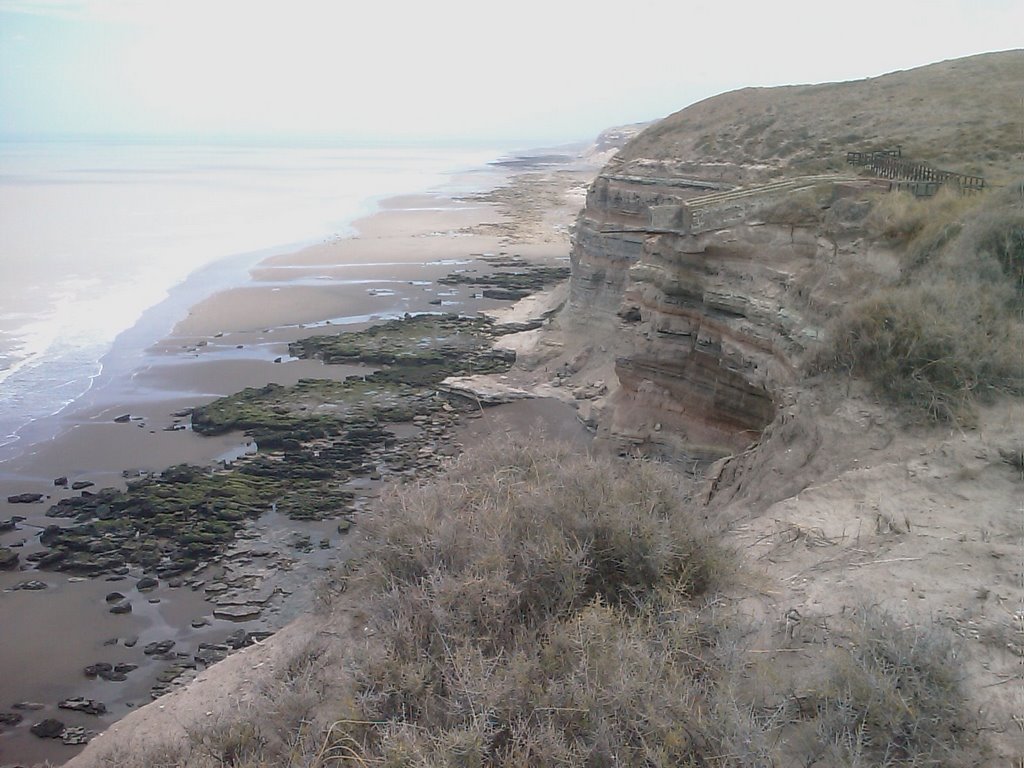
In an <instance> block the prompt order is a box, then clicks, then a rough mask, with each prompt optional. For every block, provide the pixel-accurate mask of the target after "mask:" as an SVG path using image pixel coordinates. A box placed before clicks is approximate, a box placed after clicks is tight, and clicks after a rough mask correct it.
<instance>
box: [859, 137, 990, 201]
mask: <svg viewBox="0 0 1024 768" xmlns="http://www.w3.org/2000/svg"><path fill="white" fill-rule="evenodd" d="M846 162H847V163H849V164H850V165H860V166H865V167H867V168H868V169H870V170H871V171H872V173H874V174H875V175H877V176H881V177H882V178H883V179H897V180H899V181H898V182H897V183H896V184H895V185H893V187H892V188H893V189H906V190H909V191H911V192H913V193H914V194H915V195H917V196H919V197H927V196H930V195H934V194H935V193H936V192H937V191H938V188H939V187H940V186H942V185H943V184H952V185H955V186H956V187H957V188H958V189H959V190H960V191H961V192H978V191H980V190H982V189H984V188H985V179H984V178H983V177H982V176H969V175H967V174H963V173H956V172H954V171H943V170H940V169H938V168H932V167H931V166H930V165H928V164H927V163H920V162H914V161H912V160H904V159H903V151H902V148H901V147H897V148H896V149H885V150H879V151H875V152H847V153H846Z"/></svg>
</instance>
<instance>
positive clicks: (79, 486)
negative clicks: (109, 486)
mask: <svg viewBox="0 0 1024 768" xmlns="http://www.w3.org/2000/svg"><path fill="white" fill-rule="evenodd" d="M94 485H96V483H94V482H92V481H91V480H75V482H73V483H72V484H71V490H72V491H81V490H84V489H86V488H92V487H93V486H94Z"/></svg>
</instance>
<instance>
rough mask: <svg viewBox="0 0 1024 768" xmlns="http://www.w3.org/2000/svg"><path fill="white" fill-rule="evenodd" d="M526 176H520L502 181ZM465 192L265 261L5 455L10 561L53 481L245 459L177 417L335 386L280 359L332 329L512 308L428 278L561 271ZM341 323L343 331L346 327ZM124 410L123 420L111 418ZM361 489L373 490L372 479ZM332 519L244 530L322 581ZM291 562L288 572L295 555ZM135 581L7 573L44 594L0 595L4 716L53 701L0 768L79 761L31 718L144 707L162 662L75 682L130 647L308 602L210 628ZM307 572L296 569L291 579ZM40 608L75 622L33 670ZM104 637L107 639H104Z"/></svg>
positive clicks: (2, 738)
mask: <svg viewBox="0 0 1024 768" xmlns="http://www.w3.org/2000/svg"><path fill="white" fill-rule="evenodd" d="M524 172H526V173H528V172H529V170H525V171H524V170H523V169H516V170H515V171H514V172H513V173H512V174H509V175H508V176H507V178H508V179H512V178H514V177H515V176H518V175H521V174H523V173H524ZM544 172H546V173H549V172H551V169H544ZM576 173H577V176H578V182H579V184H584V183H585V182H586V181H587V180H588V179H587V178H586V174H587V172H586V171H579V170H578V171H577V172H576ZM507 183H509V182H508V181H506V184H507ZM493 192H494V191H493V190H492V191H491V192H484V193H482V194H480V195H479V196H486V195H493ZM473 197H474V195H462V196H456V195H451V196H447V195H443V194H438V193H432V194H421V195H412V196H410V195H398V196H395V197H392V198H388V199H387V200H385V201H381V202H380V203H379V208H380V209H379V210H378V211H377V213H375V214H374V215H372V216H370V217H368V218H366V219H363V220H360V221H358V222H356V223H355V224H354V226H355V227H356V228H357V229H358V234H357V235H356V236H355V237H352V238H344V239H336V240H332V241H330V242H326V243H322V244H317V245H314V246H312V247H310V248H306V249H303V250H301V251H298V252H295V253H293V254H276V255H273V256H271V257H269V258H265V259H263V260H262V261H261V262H260V263H259V264H258V265H255V266H254V268H253V269H252V270H251V278H250V280H249V282H248V283H247V284H246V285H244V286H236V287H235V288H232V289H228V290H227V291H222V292H220V293H218V294H216V295H215V297H214V298H212V299H210V298H208V299H206V300H204V301H202V302H200V303H199V304H198V305H197V306H194V307H193V308H192V311H191V312H190V314H189V316H188V317H186V318H185V319H183V320H182V321H181V322H179V323H178V325H177V326H176V327H175V329H174V331H173V332H172V334H171V335H170V336H168V337H167V338H166V339H164V340H162V341H161V342H160V343H159V344H157V345H156V346H154V347H152V348H151V349H150V350H148V351H147V354H146V358H147V363H148V364H147V365H146V366H143V367H139V368H136V369H135V370H134V371H133V372H132V373H131V374H130V375H129V376H128V377H127V378H126V379H122V380H112V381H110V382H108V383H107V384H106V385H105V386H104V387H101V388H98V389H97V392H96V393H95V398H94V399H93V400H92V402H91V403H90V404H89V405H88V406H83V407H73V408H71V409H69V412H68V413H67V414H66V416H65V421H66V423H67V424H68V427H69V429H68V431H67V432H65V433H64V434H62V435H61V437H60V438H59V439H58V440H55V441H52V442H48V443H45V444H42V445H36V446H34V447H33V448H32V450H29V451H26V452H25V454H24V455H23V456H21V457H19V458H18V459H14V460H12V461H10V462H7V466H5V470H8V471H7V472H5V475H4V478H3V483H2V489H3V490H2V493H0V521H3V520H5V519H8V518H9V517H11V516H12V515H18V516H25V517H28V518H29V519H28V520H26V521H24V522H21V523H19V524H18V530H16V531H11V532H7V533H5V534H3V535H2V537H0V547H10V546H11V545H12V544H17V543H18V542H19V541H21V540H24V545H23V546H21V547H16V548H14V549H13V550H12V551H16V552H18V553H19V555H20V556H21V557H20V562H21V564H22V566H24V565H25V563H26V557H27V556H28V555H30V554H32V551H33V549H34V548H35V547H36V546H37V545H36V543H35V540H36V536H35V534H36V532H37V531H38V530H40V529H41V528H43V527H44V526H45V525H48V524H52V523H53V522H54V521H53V520H52V519H48V518H45V512H46V510H47V509H48V507H49V505H50V504H51V503H53V502H55V501H58V500H59V499H61V498H69V497H71V496H72V495H73V494H72V493H71V492H70V491H69V490H64V489H62V488H58V487H55V486H54V485H53V480H54V479H55V478H59V477H65V476H66V477H67V478H68V481H69V484H70V483H73V482H75V481H81V482H93V483H95V484H96V485H95V487H93V488H91V490H92V491H95V490H96V489H97V488H101V487H105V486H112V487H115V488H122V489H123V488H124V487H125V484H126V482H127V480H128V479H130V478H134V477H140V476H145V475H146V474H147V473H153V472H160V471H161V470H163V469H165V468H167V467H169V466H171V465H174V464H177V463H180V462H182V461H188V462H189V463H193V464H197V465H200V466H210V465H214V464H216V463H217V462H218V461H222V460H224V459H226V458H227V459H232V458H236V457H237V456H238V455H240V454H241V453H244V452H245V450H246V447H247V446H246V444H247V443H248V442H250V441H249V440H248V439H246V438H245V437H244V436H242V435H241V434H240V433H228V434H225V435H221V436H218V437H202V436H200V435H198V434H196V433H194V432H193V431H192V430H191V429H189V428H188V427H187V422H188V419H187V418H185V417H184V416H182V415H181V414H182V413H183V412H184V411H185V409H187V408H190V407H193V406H196V405H199V404H201V403H202V402H206V401H209V400H212V399H213V398H214V397H215V396H219V395H226V394H231V393H233V392H236V391H238V390H240V389H243V388H244V387H246V386H262V385H263V384H266V383H267V382H268V381H275V382H277V383H280V384H285V385H288V384H294V383H295V382H297V381H298V380H300V379H303V378H309V377H317V378H329V379H334V380H340V379H342V378H344V376H345V375H348V374H351V373H352V372H353V369H352V368H351V367H350V366H326V365H324V364H322V363H320V362H318V361H316V360H300V359H294V358H292V357H290V356H289V355H288V344H289V343H291V342H294V341H297V340H298V339H300V338H306V337H310V336H313V335H323V334H330V333H333V332H336V331H337V330H339V329H343V330H346V331H356V330H359V329H363V328H366V327H368V326H369V325H371V324H373V322H375V321H376V319H379V318H386V317H401V316H404V315H405V313H410V314H419V313H434V314H436V313H438V312H441V311H458V312H460V313H466V314H474V313H477V312H479V311H481V310H485V309H493V308H496V307H501V306H507V305H508V304H509V301H508V300H498V299H490V298H484V297H483V296H482V294H481V292H480V291H479V290H478V288H477V287H476V286H475V285H474V284H473V283H472V282H467V283H464V284H458V283H456V284H449V285H444V284H441V283H438V282H437V281H438V280H439V279H442V278H445V277H448V276H451V275H452V274H453V273H456V274H461V275H463V276H467V277H476V276H479V275H481V274H483V273H485V272H486V271H487V270H488V269H489V265H488V264H487V261H486V258H487V257H488V256H490V257H491V258H492V259H493V258H507V257H509V256H510V255H511V251H516V252H518V251H519V250H524V251H529V253H528V256H527V257H526V258H527V260H528V261H530V262H543V261H544V260H545V259H548V260H551V259H555V260H557V259H558V258H564V259H565V262H566V265H567V256H568V247H567V241H566V240H565V238H564V235H563V236H562V240H563V241H564V242H561V243H560V242H558V238H555V241H553V242H551V243H549V244H544V247H528V248H523V249H519V248H517V247H515V246H514V245H510V243H509V242H508V240H509V238H508V236H507V232H506V229H507V227H508V222H507V220H506V214H504V213H503V212H502V211H501V203H499V202H493V201H486V202H485V201H481V200H479V199H478V200H473ZM545 251H547V254H546V255H545V253H544V252H545ZM559 251H560V253H559ZM346 273H348V276H346ZM286 277H287V278H288V279H285V278H286ZM296 278H299V280H296ZM339 306H344V307H345V309H344V311H343V312H340V313H339V312H338V310H337V309H336V307H339ZM296 309H298V310H299V311H296ZM267 310H270V311H269V313H268V311H267ZM343 319H349V320H350V322H347V323H343V322H342V320H343ZM289 321H290V322H289ZM277 361H279V362H277ZM526 410H527V411H528V410H529V409H528V408H527V409H526ZM174 414H178V415H174ZM126 415H127V416H128V417H129V419H128V421H127V422H125V421H123V420H119V421H115V419H118V417H123V416H126ZM517 418H527V417H526V416H521V417H517ZM549 420H550V419H549ZM360 490H361V492H363V493H364V494H372V493H373V491H374V483H369V484H368V486H367V487H366V488H363V489H360ZM25 492H35V493H44V494H45V495H46V496H48V497H49V498H47V499H45V502H46V503H37V504H9V503H7V502H6V499H7V497H8V496H9V495H13V494H17V493H25ZM336 526H337V521H336V520H335V521H334V522H333V523H332V522H331V521H322V522H311V523H300V524H295V523H292V522H289V521H287V520H283V519H274V516H273V515H264V516H263V517H261V518H260V521H259V522H257V523H255V524H254V526H253V527H252V530H255V529H259V530H260V533H259V534H258V535H259V536H260V537H261V538H262V539H264V540H274V537H275V536H276V537H277V538H278V539H280V541H279V542H277V543H278V544H279V545H280V547H281V549H282V550H284V551H289V559H292V560H294V561H295V562H298V561H300V560H302V559H303V558H302V557H298V556H296V557H295V558H291V554H294V553H292V552H291V551H290V550H289V542H288V541H287V540H286V538H287V537H285V536H283V535H281V534H283V533H284V532H286V531H294V530H296V529H297V530H299V531H300V533H301V535H302V536H306V537H307V540H312V541H313V542H314V544H315V546H318V547H326V549H323V550H320V549H317V550H315V552H314V553H313V554H314V555H316V557H306V558H305V559H306V560H307V561H309V562H308V563H307V565H308V568H307V570H309V571H310V572H311V573H315V572H316V571H317V570H318V569H320V568H323V567H326V565H325V563H326V561H327V559H328V558H329V557H331V556H333V557H337V556H338V553H339V551H341V550H343V548H344V546H345V545H344V541H343V536H342V535H340V534H339V533H337V532H333V534H332V527H336ZM250 552H251V550H250ZM305 554H307V555H308V554H309V553H305ZM243 559H244V556H243ZM249 559H250V560H252V559H253V558H251V557H250V558H249ZM288 568H289V569H291V570H294V569H295V568H296V566H295V564H294V562H293V563H289V564H288ZM141 575H142V573H141V570H139V569H137V568H135V567H132V568H130V569H129V574H128V576H130V578H129V579H123V580H120V581H119V583H114V584H108V583H107V582H106V581H104V580H103V579H102V578H94V579H85V580H79V579H76V578H75V577H68V576H67V575H65V574H62V573H60V572H54V571H37V570H21V571H20V572H19V571H17V570H16V571H0V589H3V590H9V589H10V588H11V587H12V586H16V585H17V584H18V583H21V582H24V581H25V580H31V579H38V580H41V581H44V582H46V583H47V584H48V588H47V589H43V590H39V591H30V590H18V591H14V592H10V591H4V592H0V620H3V621H4V623H5V625H7V626H14V625H18V626H19V630H18V631H17V632H8V633H7V635H8V638H6V642H5V644H4V645H5V648H8V650H6V651H5V652H4V655H5V657H6V658H5V659H4V663H3V664H2V665H0V666H2V667H3V669H4V674H3V675H0V676H2V677H3V678H4V679H5V680H6V681H8V682H6V683H5V691H4V693H5V698H7V699H10V701H0V710H2V711H10V706H11V705H12V704H13V703H16V702H19V701H24V700H26V699H32V698H37V699H39V700H40V703H45V704H46V707H45V709H44V710H39V711H38V712H36V711H32V710H29V711H23V715H24V722H22V723H21V724H19V725H17V726H14V727H4V730H5V731H7V732H6V733H2V734H0V763H6V762H8V761H10V760H20V761H24V762H33V761H37V760H42V759H50V760H55V761H58V762H61V761H63V760H66V759H69V758H71V757H72V756H73V755H74V754H76V753H77V751H78V748H75V747H65V746H63V745H61V744H60V743H59V742H50V741H49V740H41V739H38V738H37V737H36V736H33V735H30V734H29V731H28V725H30V724H31V722H36V721H38V720H39V719H42V717H43V716H44V715H45V716H47V717H60V718H61V719H62V720H63V721H64V722H65V723H66V724H68V725H84V726H85V727H91V728H92V729H94V730H96V729H97V726H99V727H105V726H109V725H110V724H111V723H112V722H114V721H115V720H116V719H118V718H119V717H121V716H123V715H124V714H127V713H128V712H130V711H131V710H132V709H133V708H134V707H135V706H138V705H141V704H144V703H146V702H148V700H149V696H148V695H147V694H148V689H149V687H150V682H151V680H152V678H153V677H154V673H155V670H154V669H153V668H154V667H155V666H157V665H155V664H152V663H148V664H146V663H143V664H140V667H139V669H138V670H133V671H131V672H130V673H128V675H127V680H125V681H121V682H114V683H111V682H106V681H89V680H88V679H86V678H84V677H83V676H82V674H81V669H82V667H83V666H85V665H87V664H92V663H95V662H97V661H108V662H111V663H117V662H119V661H120V662H123V663H137V662H138V661H139V660H138V658H137V657H138V656H139V651H138V649H139V648H142V647H144V646H145V645H146V644H147V643H152V642H158V641H160V640H168V639H175V640H176V641H177V642H178V643H179V647H181V646H186V645H188V646H191V647H190V648H189V650H190V651H192V650H194V649H195V648H196V647H197V645H198V643H199V642H212V643H219V642H220V641H222V640H223V637H224V636H225V635H227V634H230V632H231V631H235V630H236V629H238V628H243V629H246V630H249V629H259V624H260V622H263V626H270V625H271V624H276V626H274V628H275V629H276V628H277V627H278V626H280V625H281V624H283V623H285V621H286V619H288V618H291V617H293V616H294V615H295V614H296V613H298V612H300V611H301V610H302V606H301V605H300V603H301V602H302V601H301V600H299V599H298V598H297V597H295V596H292V597H289V598H288V599H287V600H284V599H282V600H281V601H280V602H281V603H287V604H288V609H287V610H285V609H283V608H277V609H276V613H274V614H273V616H272V618H271V620H270V621H267V619H266V615H264V616H263V617H262V618H261V619H260V621H259V622H256V621H246V622H240V623H228V622H225V621H221V620H219V619H213V620H210V622H209V623H208V624H207V625H205V626H200V627H191V626H190V622H191V621H193V620H199V619H203V618H207V619H209V615H208V614H209V613H210V611H209V607H210V606H209V603H208V602H207V601H206V599H205V598H204V594H203V592H202V591H201V590H198V589H196V588H194V586H193V588H189V587H187V586H184V587H171V586H168V585H166V584H165V583H164V582H163V580H161V584H160V586H159V587H158V588H157V590H155V591H154V592H146V593H145V594H142V593H140V592H139V591H138V590H137V589H136V590H134V591H131V590H130V589H125V588H124V587H125V585H126V584H127V585H130V584H131V583H133V582H134V581H136V580H137V579H138V578H139V577H140V576H141ZM106 578H110V576H109V575H108V576H107V577H106ZM304 578H306V577H299V576H296V575H295V574H292V581H293V582H301V581H302V580H303V579H304ZM119 587H120V591H121V592H122V593H127V594H128V597H129V598H131V602H132V603H133V606H135V610H133V612H132V613H131V614H129V615H127V616H112V615H111V614H109V613H108V612H107V605H106V604H105V602H104V594H105V593H106V592H108V591H110V590H112V589H116V588H119ZM295 591H298V588H297V587H296V590H295ZM41 606H42V607H41ZM42 612H45V614H46V615H47V616H50V617H62V619H70V620H71V621H68V622H64V623H69V624H72V625H75V624H77V626H76V628H75V629H74V630H73V633H74V634H75V635H76V642H75V643H74V648H70V649H69V648H63V649H61V648H59V647H53V648H52V649H51V648H47V650H50V652H51V654H52V656H53V657H59V658H56V659H55V658H53V657H51V658H49V659H47V660H45V661H43V662H41V664H42V668H41V669H40V662H38V661H36V662H34V663H33V659H35V658H37V656H38V652H39V650H40V649H39V643H38V642H37V638H36V637H35V628H34V626H33V625H35V624H36V622H35V621H34V615H35V614H37V613H42ZM270 613H271V611H268V612H267V614H270ZM19 620H20V621H19ZM60 625H61V621H57V626H55V627H54V628H53V629H52V630H51V631H50V632H48V635H49V636H50V637H51V638H56V637H60V636H61V635H62V634H66V631H65V633H61V632H60V629H59V627H60ZM132 636H137V640H136V642H134V643H132V644H131V645H130V646H126V644H125V642H124V641H125V639H127V638H131V637H132ZM110 640H115V642H114V643H113V644H108V642H109V641H110ZM57 645H58V646H59V644H57ZM143 661H145V660H143ZM15 670H17V673H15ZM44 678H45V679H44ZM32 691H36V692H37V693H35V694H32V693H31V692H32ZM70 696H84V697H86V698H96V699H98V700H101V701H104V702H105V703H106V704H107V706H108V709H109V714H108V715H105V716H101V717H100V718H97V717H95V716H92V715H79V714H78V713H70V714H69V713H67V712H65V711H64V710H60V711H59V712H58V710H57V709H56V708H55V707H54V704H55V702H56V700H57V699H63V698H67V697H70Z"/></svg>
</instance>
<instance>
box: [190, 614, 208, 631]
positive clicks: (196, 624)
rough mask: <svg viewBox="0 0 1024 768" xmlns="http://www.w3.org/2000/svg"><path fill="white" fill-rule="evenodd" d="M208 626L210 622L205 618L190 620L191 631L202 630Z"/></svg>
mask: <svg viewBox="0 0 1024 768" xmlns="http://www.w3.org/2000/svg"><path fill="white" fill-rule="evenodd" d="M208 626H210V620H209V619H208V618H206V617H205V616H203V617H202V618H199V619H192V629H202V628H203V627H208Z"/></svg>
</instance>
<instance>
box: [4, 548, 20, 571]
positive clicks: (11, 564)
mask: <svg viewBox="0 0 1024 768" xmlns="http://www.w3.org/2000/svg"><path fill="white" fill-rule="evenodd" d="M17 567H18V553H17V552H15V551H14V550H13V549H9V548H7V547H0V571H12V570H14V569H15V568H17Z"/></svg>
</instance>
